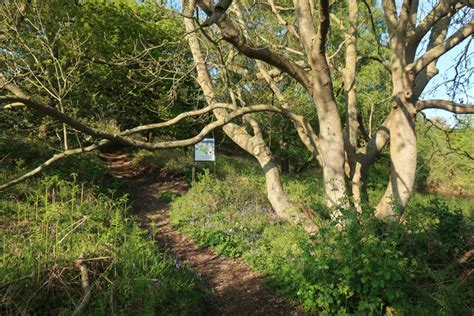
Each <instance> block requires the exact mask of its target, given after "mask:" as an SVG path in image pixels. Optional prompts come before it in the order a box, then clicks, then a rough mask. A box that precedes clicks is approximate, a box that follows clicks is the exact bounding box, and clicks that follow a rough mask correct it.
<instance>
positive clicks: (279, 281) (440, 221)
mask: <svg viewBox="0 0 474 316" xmlns="http://www.w3.org/2000/svg"><path fill="white" fill-rule="evenodd" d="M235 187H239V190H238V193H236V194H234V192H235V190H234V188H235ZM294 192H297V193H301V192H302V189H301V187H298V189H297V190H295V191H294ZM292 198H293V199H298V196H292ZM409 214H410V215H409V217H408V220H407V224H406V225H400V224H396V223H392V224H384V223H382V222H379V221H378V220H376V219H375V218H374V216H373V213H372V211H371V210H370V208H368V209H367V210H366V212H365V215H364V216H363V218H362V219H361V221H360V222H359V221H353V220H351V218H352V217H351V216H352V215H351V214H349V213H347V214H346V216H347V217H345V218H343V220H344V221H345V222H346V223H348V224H346V226H345V227H344V228H343V229H338V228H335V227H334V225H333V223H329V222H327V221H326V222H325V221H323V222H322V223H321V227H320V229H321V230H320V234H319V235H318V236H317V237H313V238H311V237H309V236H308V235H307V234H306V233H305V232H304V231H303V229H302V228H300V227H294V226H290V225H288V224H287V223H284V222H281V221H280V220H278V219H277V218H275V217H274V215H273V212H272V211H271V209H270V206H269V205H268V202H267V201H266V198H265V193H264V191H263V190H262V183H261V179H258V178H251V177H248V176H233V177H230V178H227V179H215V178H214V177H212V175H210V174H204V175H203V176H202V177H201V178H200V181H199V182H198V183H196V184H195V185H194V186H193V187H192V189H191V190H190V191H189V192H188V193H187V194H186V195H185V196H183V197H180V198H177V199H176V200H175V201H174V202H173V206H172V213H171V219H172V224H173V225H174V226H175V227H177V228H178V229H180V230H181V231H183V232H185V233H186V234H188V235H190V236H191V237H193V238H194V239H196V240H198V242H199V243H200V244H201V245H202V246H210V247H212V248H214V249H215V250H217V251H218V252H219V253H221V254H223V255H226V256H230V257H240V258H243V259H244V260H246V261H247V262H248V263H249V264H250V265H251V266H252V267H253V269H255V270H258V271H261V272H263V273H265V274H266V275H267V276H269V278H270V283H271V284H272V285H273V286H274V288H275V289H276V290H277V291H278V292H279V293H280V294H283V295H286V296H288V297H290V298H291V299H293V300H296V301H297V302H299V303H300V304H301V305H302V306H303V307H304V308H305V309H307V310H308V311H311V312H315V313H323V314H324V313H329V314H346V313H355V314H385V313H387V314H390V313H392V314H393V313H398V314H420V313H439V312H441V313H442V314H453V313H454V314H459V313H460V314H463V313H469V311H470V310H471V309H472V308H473V306H472V301H473V298H474V291H472V289H471V288H470V287H469V279H465V275H466V274H465V273H466V272H468V267H463V266H462V265H460V264H459V263H458V262H457V261H456V258H458V257H459V256H460V255H462V254H463V253H464V252H466V251H467V250H469V249H470V248H469V247H470V246H472V242H473V240H472V236H473V233H474V226H473V223H472V221H470V220H469V219H468V218H466V217H464V216H463V215H462V213H461V211H460V210H457V209H453V208H451V207H449V206H448V205H446V204H445V203H444V202H442V201H439V200H433V201H431V202H429V203H425V202H424V204H422V205H421V204H414V205H413V206H412V208H411V209H410V211H409ZM469 302H471V303H469ZM469 304H471V305H469Z"/></svg>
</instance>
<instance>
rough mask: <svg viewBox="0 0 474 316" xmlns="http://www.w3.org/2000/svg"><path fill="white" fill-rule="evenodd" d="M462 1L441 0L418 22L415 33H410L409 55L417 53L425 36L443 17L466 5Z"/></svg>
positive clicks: (408, 42)
mask: <svg viewBox="0 0 474 316" xmlns="http://www.w3.org/2000/svg"><path fill="white" fill-rule="evenodd" d="M464 5H465V4H463V3H462V2H461V1H456V0H441V1H439V2H438V3H437V5H436V6H435V7H434V8H433V9H432V10H431V11H430V13H428V15H427V16H426V17H425V18H424V19H423V20H422V21H421V22H420V23H419V24H418V26H417V27H416V28H415V30H414V32H413V34H410V35H411V36H409V38H408V41H407V52H408V54H409V55H413V56H414V55H415V52H416V49H417V47H418V45H419V44H420V41H421V40H422V39H423V37H424V36H425V35H426V34H427V33H428V32H429V31H430V29H431V28H432V27H433V26H434V25H435V24H436V22H438V21H439V20H440V19H442V18H443V17H445V16H447V15H448V14H450V13H452V12H454V11H455V10H457V9H460V8H462V7H463V6H464Z"/></svg>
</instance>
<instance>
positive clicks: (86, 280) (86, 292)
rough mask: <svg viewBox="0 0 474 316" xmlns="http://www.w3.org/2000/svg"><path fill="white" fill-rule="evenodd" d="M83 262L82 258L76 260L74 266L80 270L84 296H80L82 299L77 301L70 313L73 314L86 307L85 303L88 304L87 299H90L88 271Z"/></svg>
mask: <svg viewBox="0 0 474 316" xmlns="http://www.w3.org/2000/svg"><path fill="white" fill-rule="evenodd" d="M83 262H84V259H78V260H76V266H77V267H78V268H79V271H80V272H81V285H82V291H83V292H84V296H83V297H82V300H81V302H80V303H79V305H78V306H77V307H76V309H75V310H74V312H73V313H72V315H73V316H75V315H79V314H81V313H82V311H83V310H84V308H86V306H87V304H89V301H90V300H91V285H90V282H89V273H88V271H87V268H86V266H85V265H84V263H83Z"/></svg>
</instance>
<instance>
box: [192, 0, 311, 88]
mask: <svg viewBox="0 0 474 316" xmlns="http://www.w3.org/2000/svg"><path fill="white" fill-rule="evenodd" d="M198 5H199V7H200V8H201V9H202V10H203V11H204V12H206V14H208V15H209V14H212V12H213V8H212V4H211V2H210V1H209V0H200V1H198ZM217 26H219V28H220V30H221V35H222V37H223V38H224V40H225V41H227V42H229V43H231V44H232V45H233V46H234V47H235V48H236V49H237V50H238V51H239V52H241V53H242V54H244V55H245V56H247V57H250V58H254V59H258V60H262V61H264V62H266V63H268V64H270V65H272V66H275V67H277V68H279V69H281V70H282V71H284V72H286V73H288V74H289V75H290V76H292V77H293V78H295V79H296V80H297V81H298V82H299V83H301V84H302V85H303V86H304V87H310V86H311V84H310V82H309V80H308V78H307V76H306V73H305V70H304V68H303V67H301V66H298V65H297V64H296V63H294V62H292V61H291V60H289V59H288V58H287V57H285V56H282V55H280V54H278V53H276V52H275V51H273V50H271V49H270V48H269V47H255V45H254V44H253V43H251V42H249V41H248V40H247V39H246V38H245V37H244V36H242V34H241V33H240V31H239V30H238V28H237V27H236V26H235V25H234V23H232V21H231V20H230V19H228V18H227V17H226V16H225V15H224V16H223V17H222V18H221V19H220V20H219V21H218V22H217Z"/></svg>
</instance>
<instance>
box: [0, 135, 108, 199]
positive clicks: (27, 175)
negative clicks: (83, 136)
mask: <svg viewBox="0 0 474 316" xmlns="http://www.w3.org/2000/svg"><path fill="white" fill-rule="evenodd" d="M106 143H108V141H102V142H100V143H98V144H94V145H90V146H87V147H84V148H77V149H70V150H66V151H64V152H62V153H59V154H56V155H54V156H53V157H51V158H49V159H48V160H46V161H45V162H43V163H42V164H41V165H39V166H38V167H36V168H34V169H33V170H31V171H29V172H27V173H25V174H24V175H22V176H21V177H18V178H16V179H14V180H11V181H8V182H6V183H4V184H1V185H0V191H1V190H5V189H7V188H9V187H12V186H14V185H16V184H18V183H21V182H23V181H25V180H26V179H28V178H31V177H33V176H34V175H36V174H38V173H40V172H41V171H43V170H44V169H46V168H47V167H48V166H50V165H51V164H53V163H54V162H56V161H58V160H61V159H64V158H66V157H69V156H74V155H77V154H82V153H86V152H90V151H93V150H96V149H97V148H99V147H101V146H103V145H105V144H106Z"/></svg>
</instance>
